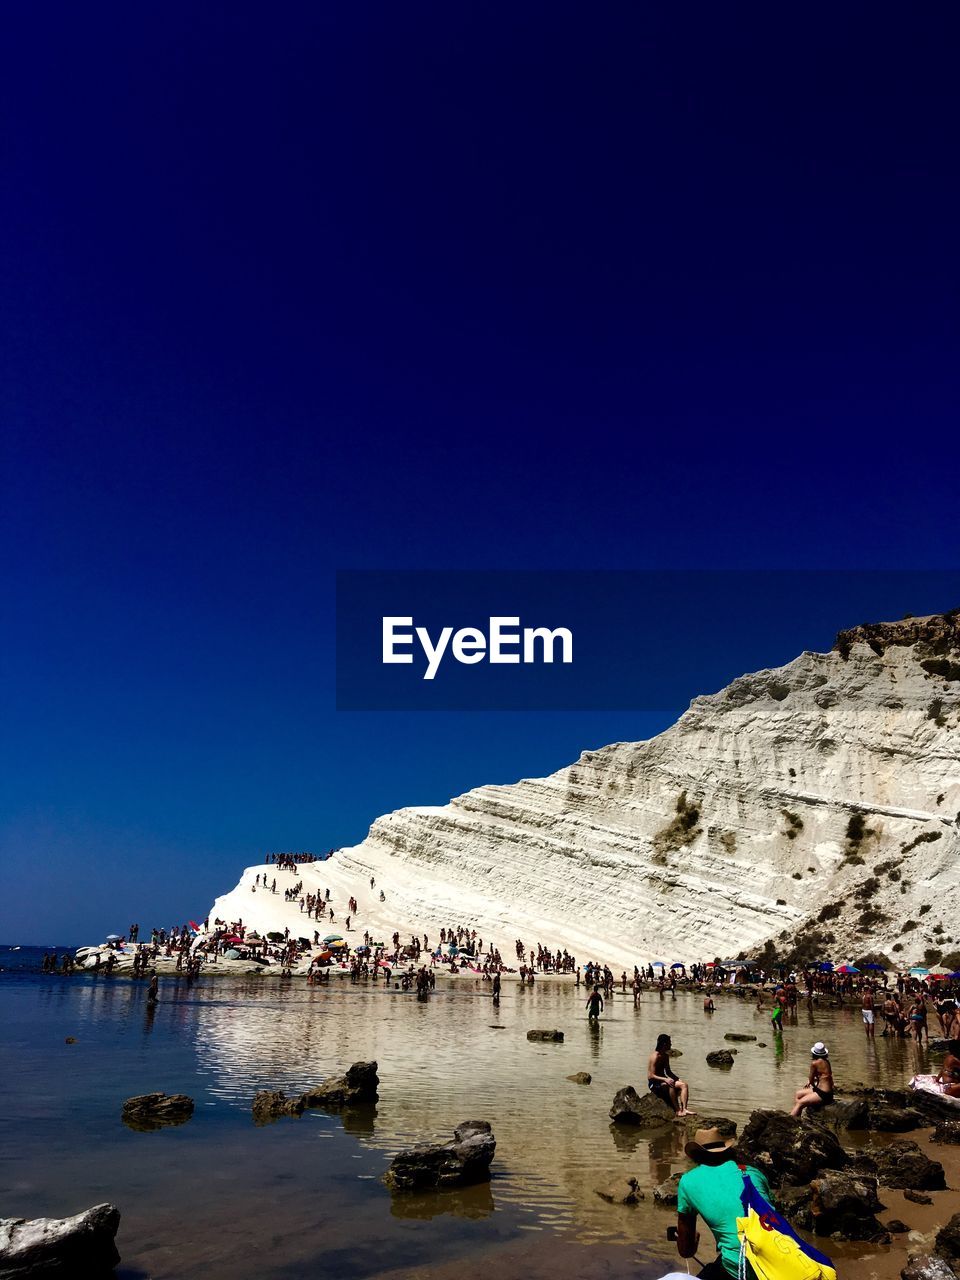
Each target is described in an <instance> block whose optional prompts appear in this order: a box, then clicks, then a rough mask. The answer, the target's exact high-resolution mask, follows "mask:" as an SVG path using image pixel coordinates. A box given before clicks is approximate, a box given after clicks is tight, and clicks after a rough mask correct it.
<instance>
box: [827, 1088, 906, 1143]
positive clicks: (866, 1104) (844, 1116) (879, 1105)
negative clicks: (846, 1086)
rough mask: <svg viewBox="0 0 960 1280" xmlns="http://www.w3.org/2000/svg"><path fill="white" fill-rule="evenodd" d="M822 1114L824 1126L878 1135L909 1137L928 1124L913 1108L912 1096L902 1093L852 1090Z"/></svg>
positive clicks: (895, 1090)
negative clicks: (908, 1133)
mask: <svg viewBox="0 0 960 1280" xmlns="http://www.w3.org/2000/svg"><path fill="white" fill-rule="evenodd" d="M851 1093H852V1094H853V1095H854V1096H853V1097H852V1098H844V1099H843V1100H841V1101H837V1102H835V1103H834V1105H833V1106H832V1107H827V1108H826V1109H825V1110H824V1111H823V1123H824V1124H827V1125H829V1126H830V1127H831V1128H834V1129H838V1130H839V1129H851V1130H852V1129H869V1130H872V1131H873V1132H875V1133H907V1132H908V1131H909V1130H911V1129H917V1128H919V1127H920V1125H922V1124H924V1123H925V1120H924V1117H923V1114H922V1112H920V1111H918V1110H917V1108H916V1107H914V1106H912V1105H910V1102H911V1100H912V1098H913V1097H914V1096H915V1095H914V1094H912V1093H907V1092H905V1091H904V1090H902V1089H868V1088H859V1089H852V1090H851Z"/></svg>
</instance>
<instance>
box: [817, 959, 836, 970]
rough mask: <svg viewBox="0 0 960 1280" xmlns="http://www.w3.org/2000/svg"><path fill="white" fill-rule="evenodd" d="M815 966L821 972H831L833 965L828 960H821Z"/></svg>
mask: <svg viewBox="0 0 960 1280" xmlns="http://www.w3.org/2000/svg"><path fill="white" fill-rule="evenodd" d="M817 968H818V969H819V970H820V972H821V973H832V972H833V965H832V964H831V963H830V961H829V960H821V961H820V963H819V964H818V965H817Z"/></svg>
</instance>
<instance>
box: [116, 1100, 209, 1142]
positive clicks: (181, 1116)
mask: <svg viewBox="0 0 960 1280" xmlns="http://www.w3.org/2000/svg"><path fill="white" fill-rule="evenodd" d="M192 1115H193V1099H192V1098H190V1097H188V1096H187V1094H185V1093H141V1094H138V1096H137V1097H135V1098H128V1099H127V1100H126V1102H125V1103H124V1104H123V1110H122V1111H121V1113H120V1118H121V1119H122V1120H123V1123H124V1124H125V1125H126V1126H127V1127H128V1128H130V1129H137V1130H139V1131H140V1132H141V1133H149V1132H151V1131H153V1130H155V1129H162V1128H164V1127H165V1126H166V1125H174V1124H184V1123H185V1122H186V1121H187V1120H189V1119H190V1117H191V1116H192Z"/></svg>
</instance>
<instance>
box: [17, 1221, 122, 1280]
mask: <svg viewBox="0 0 960 1280" xmlns="http://www.w3.org/2000/svg"><path fill="white" fill-rule="evenodd" d="M119 1225H120V1210H119V1209H117V1208H116V1207H115V1206H114V1205H112V1204H98V1205H96V1206H95V1207H94V1208H92V1209H87V1210H86V1211H85V1212H84V1213H78V1214H75V1215H74V1216H73V1217H72V1218H33V1219H29V1220H28V1219H25V1218H0V1278H2V1280H40V1277H42V1276H64V1277H75V1276H83V1277H84V1280H88V1278H89V1280H101V1277H106V1276H109V1275H112V1274H113V1269H114V1267H115V1266H116V1265H117V1263H118V1262H119V1261H120V1254H119V1253H118V1252H117V1246H116V1244H115V1237H116V1234H117V1228H118V1227H119Z"/></svg>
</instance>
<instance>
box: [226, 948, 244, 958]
mask: <svg viewBox="0 0 960 1280" xmlns="http://www.w3.org/2000/svg"><path fill="white" fill-rule="evenodd" d="M223 958H224V959H225V960H239V959H240V952H239V951H234V950H233V948H231V949H230V950H229V951H225V952H224V953H223Z"/></svg>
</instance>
